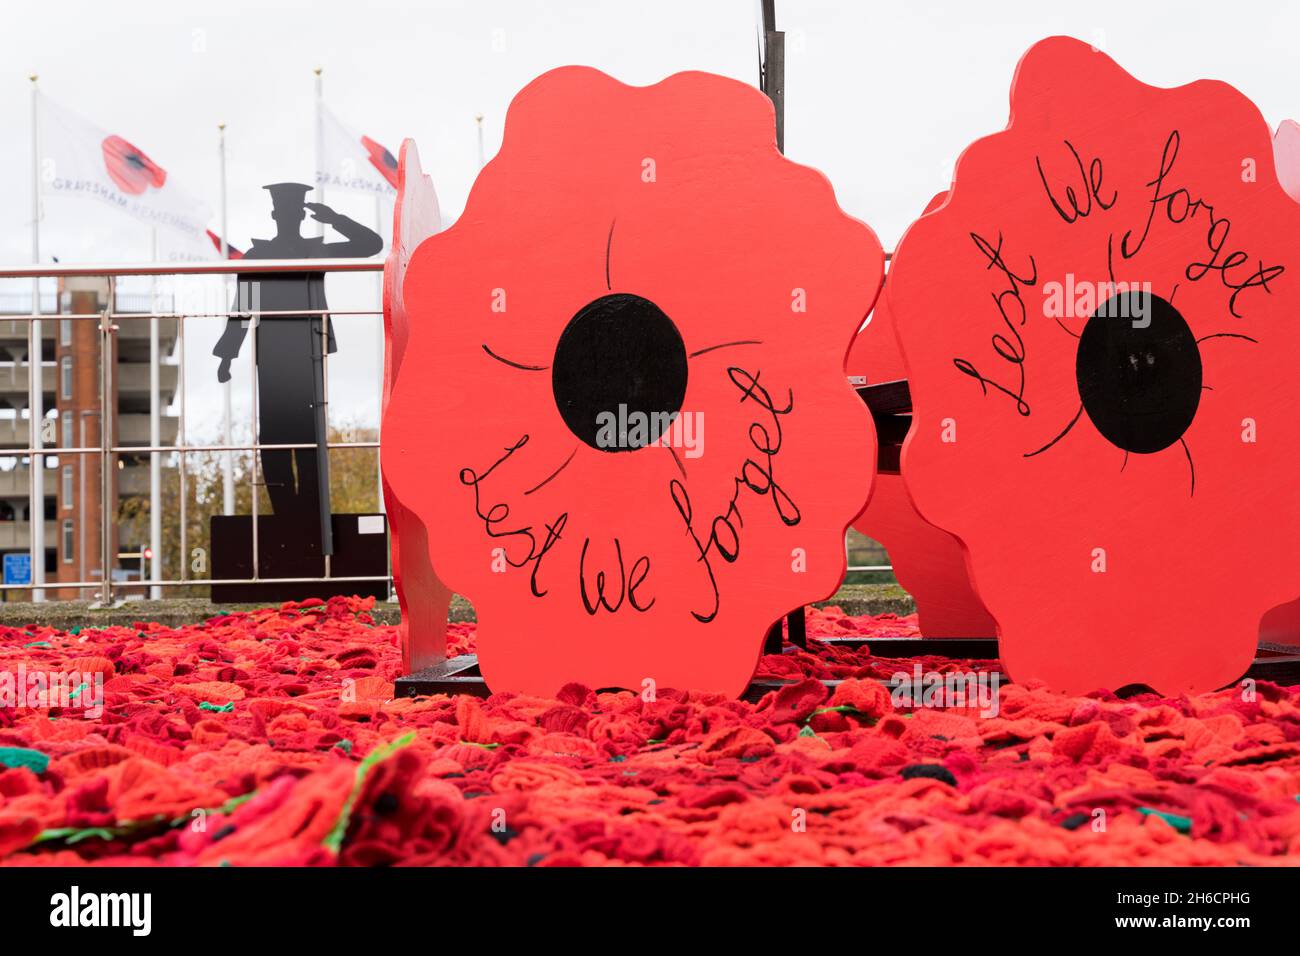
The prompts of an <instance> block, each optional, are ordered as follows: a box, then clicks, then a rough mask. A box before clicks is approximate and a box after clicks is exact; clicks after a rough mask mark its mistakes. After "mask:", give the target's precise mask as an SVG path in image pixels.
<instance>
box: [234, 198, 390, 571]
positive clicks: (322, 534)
mask: <svg viewBox="0 0 1300 956" xmlns="http://www.w3.org/2000/svg"><path fill="white" fill-rule="evenodd" d="M263 188H265V189H266V190H267V191H268V192H270V194H271V218H272V219H274V220H275V224H276V233H275V238H274V239H254V240H253V246H252V248H251V249H249V250H248V252H247V253H245V254H244V258H245V259H325V258H358V257H361V258H364V257H367V256H374V255H378V254H379V253H380V252H381V251H382V250H383V247H384V241H383V239H381V238H380V237H379V235H378V234H377V233H375V232H374V231H373V230H371V229H368V228H366V227H365V226H363V225H361V224H360V223H358V222H356V221H355V220H353V219H349V218H348V217H347V216H344V215H342V214H340V213H337V212H335V211H334V210H333V209H331V208H330V207H329V206H326V205H323V204H321V203H314V202H307V201H306V198H307V193H308V192H309V191H310V190H311V188H312V187H311V186H307V185H304V184H303V183H274V184H272V185H270V186H265V187H263ZM308 210H310V211H311V214H312V218H313V219H315V220H316V221H317V222H321V223H324V224H326V225H329V226H333V227H334V229H335V230H336V231H337V232H339V233H340V234H341V235H342V236H343V237H344V239H345V241H344V242H326V241H325V239H324V238H323V237H318V236H316V237H307V236H303V235H302V234H301V227H302V222H303V220H304V219H305V218H306V215H307V211H308ZM238 281H239V286H238V289H239V293H238V299H237V301H236V303H235V309H234V311H235V312H238V313H244V314H245V315H246V314H247V313H252V312H288V313H292V312H293V311H294V310H295V309H303V310H306V311H309V312H311V311H318V310H324V309H326V308H328V306H327V305H326V303H325V274H324V273H323V272H300V273H281V274H278V275H275V274H265V275H259V274H256V273H254V274H244V275H240V276H239V280H238ZM322 319H324V320H325V332H326V335H325V338H326V339H327V340H328V351H329V352H334V351H337V349H338V346H337V345H336V343H335V341H334V328H333V325H332V324H331V323H330V322H329V319H328V317H326V316H323V315H320V314H317V315H311V314H305V315H291V314H290V315H266V316H259V317H258V321H257V395H258V397H257V403H258V423H257V425H258V436H259V441H260V442H261V444H263V445H303V444H311V445H313V446H314V447H312V448H297V449H267V450H263V451H262V453H261V457H262V475H263V478H264V480H265V482H266V487H267V492H268V494H269V495H270V498H271V510H272V511H273V512H274V513H275V514H276V515H279V516H281V517H282V520H284V521H285V523H287V524H288V525H290V527H291V528H293V529H294V531H293V533H297V529H298V528H299V527H301V531H302V533H304V534H312V529H313V527H318V528H319V541H320V545H321V553H323V554H332V553H333V550H334V549H333V540H332V535H331V534H330V509H329V487H330V485H329V455H328V454H327V446H326V441H327V440H328V431H327V424H326V414H325V411H326V410H325V355H324V352H323V351H322V345H323V343H322V341H321V340H322V336H321V320H322ZM248 325H249V319H248V318H247V317H241V316H239V315H232V316H231V317H230V319H229V320H228V321H227V323H226V330H225V332H224V333H223V334H222V336H221V339H220V340H219V341H218V342H217V345H216V347H215V348H214V349H213V350H212V354H213V355H215V356H216V357H217V358H219V359H221V364H220V365H219V366H218V368H217V381H219V382H227V381H229V380H230V362H231V360H232V359H234V358H236V357H238V355H239V350H240V347H241V346H242V345H243V342H244V337H245V336H246V335H247V334H248Z"/></svg>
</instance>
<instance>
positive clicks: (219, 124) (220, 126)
mask: <svg viewBox="0 0 1300 956" xmlns="http://www.w3.org/2000/svg"><path fill="white" fill-rule="evenodd" d="M217 129H219V130H221V132H223V133H224V132H225V131H226V124H225V123H218V124H217Z"/></svg>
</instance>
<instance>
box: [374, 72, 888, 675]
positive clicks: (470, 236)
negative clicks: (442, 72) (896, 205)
mask: <svg viewBox="0 0 1300 956" xmlns="http://www.w3.org/2000/svg"><path fill="white" fill-rule="evenodd" d="M883 267H884V262H883V254H882V252H881V249H880V245H879V243H878V242H877V240H876V238H875V236H874V235H873V234H872V232H871V231H870V230H869V229H868V228H867V227H866V226H864V225H863V224H862V223H860V222H857V221H856V220H853V219H850V218H849V217H848V216H846V215H844V213H843V212H842V211H841V210H840V209H839V207H838V206H837V205H836V202H835V196H834V193H833V192H832V190H831V187H830V185H829V183H828V182H827V181H826V179H825V178H824V177H823V176H821V174H819V173H817V172H816V171H814V170H811V169H808V168H806V167H802V166H798V165H796V164H794V163H791V162H789V161H787V160H786V159H784V158H783V157H782V156H781V155H780V153H778V152H777V149H776V144H775V134H774V123H773V112H772V107H771V104H770V103H769V101H768V100H767V99H766V98H765V97H763V96H762V95H761V94H760V93H758V92H757V91H755V90H754V89H752V88H750V87H747V86H744V85H742V84H740V83H738V82H735V81H732V80H728V79H723V78H721V77H717V76H710V75H708V74H703V73H682V74H678V75H676V76H673V77H670V78H668V79H667V80H664V81H663V82H661V83H658V84H656V85H654V86H650V87H644V88H634V87H630V86H625V85H623V84H622V83H619V82H617V81H615V80H613V79H611V78H610V77H608V76H605V75H604V74H602V73H599V72H598V71H596V70H592V69H587V68H580V67H568V68H563V69H559V70H555V71H552V72H550V73H547V74H545V75H544V76H542V77H540V78H539V79H537V80H536V81H534V82H533V83H531V84H530V85H529V86H528V87H526V88H525V89H524V90H523V91H522V92H521V93H520V94H519V95H518V96H517V97H516V98H515V100H514V102H513V103H512V104H511V107H510V111H509V113H508V115H507V117H506V124H505V137H504V140H503V143H502V148H501V151H500V153H499V154H498V155H497V157H496V158H495V159H493V160H492V162H491V163H489V164H488V165H487V167H486V168H485V169H484V170H483V172H482V173H480V175H479V177H478V180H477V181H476V182H475V184H474V188H473V190H472V192H471V194H470V197H469V201H468V203H467V205H466V208H465V212H464V214H463V215H462V216H461V218H460V219H459V220H458V221H457V223H456V224H455V225H454V226H452V227H451V228H450V229H448V230H447V231H446V232H443V233H441V234H439V235H437V236H433V237H431V238H430V239H427V240H425V242H424V243H422V244H421V245H420V247H419V248H418V249H417V250H416V252H415V255H414V257H413V258H412V260H411V263H410V267H409V271H408V272H407V275H406V279H405V282H404V284H403V294H404V297H405V306H406V309H407V311H408V312H409V314H410V319H411V321H410V338H409V341H408V343H407V347H406V355H405V357H404V359H403V361H402V365H401V368H400V369H399V371H398V373H397V376H396V381H395V383H394V385H393V392H392V397H391V399H390V401H389V405H388V414H387V418H386V420H385V427H384V432H383V445H384V450H383V455H384V466H385V473H386V474H387V476H388V480H389V481H390V483H391V485H392V488H393V490H394V492H395V493H396V495H397V496H398V497H399V498H400V499H401V500H402V501H403V502H404V503H405V504H407V505H408V506H409V507H410V508H412V509H413V510H414V512H415V513H416V514H418V515H419V517H420V519H421V520H422V521H423V523H424V525H425V527H426V528H428V531H429V543H428V546H429V550H430V553H431V555H432V560H433V564H434V566H435V567H436V568H437V569H438V576H439V577H440V578H441V579H442V580H443V581H445V582H446V583H447V584H448V585H449V586H451V588H452V589H453V590H455V591H456V592H457V593H460V594H463V595H465V596H466V597H467V598H468V599H469V600H470V601H471V602H472V603H473V604H474V606H475V609H476V610H477V612H478V622H479V623H478V649H479V656H480V665H481V667H482V671H483V674H484V677H485V679H486V680H487V683H488V685H489V686H490V687H491V688H492V689H493V690H498V691H500V690H513V691H524V692H530V693H553V692H554V691H555V690H556V689H558V688H559V687H560V686H562V685H563V684H564V683H565V682H568V681H581V682H583V683H585V684H587V685H589V686H595V687H609V686H618V687H629V688H635V689H640V688H642V687H644V686H648V685H647V684H646V682H647V681H653V682H654V684H655V686H658V687H669V686H671V687H679V688H696V689H701V690H712V691H720V692H724V693H729V694H737V693H739V692H740V691H741V690H743V688H744V687H745V685H746V683H747V682H748V680H749V678H750V676H751V675H752V673H753V670H754V668H755V666H756V664H757V661H758V657H759V654H760V650H761V646H762V642H763V636H764V633H765V632H766V630H767V628H768V626H769V625H770V624H771V622H772V621H774V620H776V619H778V618H779V617H780V616H781V615H782V614H783V613H784V612H786V611H788V610H789V609H790V608H792V607H797V606H799V605H801V604H804V603H807V602H809V601H812V600H818V599H821V598H824V597H826V596H828V595H829V594H831V593H832V592H833V591H834V590H835V588H836V587H837V586H838V584H839V582H840V580H841V578H842V576H843V572H844V549H843V535H844V531H845V528H846V527H847V525H848V523H849V522H850V521H851V520H852V518H853V516H854V515H855V514H857V513H858V512H859V511H860V510H861V508H862V506H863V504H864V500H865V499H866V498H867V496H868V495H869V492H870V488H869V487H868V486H867V485H866V484H865V483H864V482H863V480H862V476H863V475H864V474H871V473H872V472H873V470H874V466H875V440H874V433H873V429H872V426H871V419H870V416H869V415H868V413H867V411H866V409H865V408H864V407H863V405H862V402H861V401H860V400H859V399H858V398H857V396H856V395H855V394H854V393H853V391H852V389H850V388H849V386H848V384H847V382H846V381H845V378H844V367H843V361H844V356H845V355H846V354H847V352H848V347H849V343H850V341H851V339H852V337H853V334H854V332H855V331H856V329H857V328H858V326H859V325H860V324H861V322H862V320H863V318H864V316H866V314H867V313H868V312H869V311H870V309H871V306H872V302H873V300H874V299H875V297H876V294H877V291H878V290H879V288H880V283H881V278H882V275H883ZM403 547H405V545H403Z"/></svg>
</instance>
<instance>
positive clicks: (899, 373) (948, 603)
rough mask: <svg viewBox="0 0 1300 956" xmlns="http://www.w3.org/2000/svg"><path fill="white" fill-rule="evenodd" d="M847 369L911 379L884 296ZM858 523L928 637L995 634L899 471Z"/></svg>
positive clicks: (949, 543) (861, 375)
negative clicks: (883, 553) (877, 546)
mask: <svg viewBox="0 0 1300 956" xmlns="http://www.w3.org/2000/svg"><path fill="white" fill-rule="evenodd" d="M947 198H948V194H947V193H946V192H945V193H940V194H939V195H937V196H935V197H934V198H933V199H931V200H930V203H929V205H927V206H926V207H925V212H927V213H929V212H932V211H934V210H935V209H937V208H939V206H941V205H942V204H943V201H944V200H945V199H947ZM846 371H847V372H848V375H849V378H850V379H855V378H857V379H862V380H864V381H865V382H866V383H867V384H871V385H878V384H880V383H882V382H894V381H898V380H900V379H905V378H907V371H906V369H905V368H904V366H903V356H902V353H900V352H899V350H898V339H897V337H896V336H895V333H894V319H893V315H892V313H891V312H890V311H889V304H888V302H887V301H886V297H885V296H883V295H882V296H881V297H880V299H878V300H877V302H876V308H875V310H874V311H873V312H872V314H871V322H870V323H869V324H868V325H867V327H866V328H864V329H863V330H862V331H861V332H859V333H858V336H857V338H855V339H854V340H853V348H852V350H850V352H849V360H848V365H847V367H846ZM864 480H866V479H865V478H864ZM853 527H854V528H855V529H856V530H858V531H859V532H861V533H862V534H864V535H866V536H867V537H868V538H872V539H873V540H875V541H879V542H880V543H881V544H882V545H884V546H885V548H886V550H887V551H888V552H889V562H890V564H891V565H893V568H894V576H895V577H896V578H897V579H898V583H899V584H900V585H902V587H904V588H905V589H906V590H907V592H908V593H909V594H911V595H912V598H913V600H915V601H916V614H917V623H918V626H919V627H920V629H921V634H922V635H923V636H925V637H989V636H992V634H993V632H994V627H995V625H994V623H993V619H992V618H991V617H990V616H989V612H988V611H986V610H984V605H983V604H981V603H980V600H979V598H978V597H977V596H976V595H975V592H974V590H973V589H972V588H971V584H970V577H969V575H968V574H967V573H966V557H965V553H964V552H963V551H962V547H961V542H959V541H958V540H957V539H956V538H954V537H953V536H952V535H950V534H948V533H947V532H946V531H941V530H940V529H938V528H936V527H935V526H934V525H932V524H930V523H929V522H928V521H926V520H925V519H924V518H922V517H921V516H920V515H919V514H917V511H916V508H915V506H913V504H912V500H911V499H910V498H909V497H908V496H907V489H906V488H904V487H903V479H902V477H901V476H900V475H899V474H897V473H895V474H888V473H886V472H885V470H884V468H883V466H882V468H881V473H880V474H879V475H878V476H877V477H876V487H875V490H874V491H873V492H872V495H871V503H870V504H869V505H867V507H866V510H864V511H863V512H862V514H860V515H858V517H857V519H856V520H854V522H853Z"/></svg>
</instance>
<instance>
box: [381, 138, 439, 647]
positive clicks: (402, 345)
mask: <svg viewBox="0 0 1300 956" xmlns="http://www.w3.org/2000/svg"><path fill="white" fill-rule="evenodd" d="M399 153H400V156H399V159H398V169H397V188H398V191H399V195H400V199H399V201H398V202H397V204H396V206H395V207H394V209H393V240H392V242H391V243H390V244H389V250H390V251H389V254H388V260H387V261H386V262H385V263H384V392H383V409H382V414H383V429H382V430H381V434H382V432H383V431H386V430H387V429H388V426H389V422H390V419H389V416H388V408H389V404H390V402H389V400H390V398H391V397H392V385H393V382H394V381H395V380H396V378H397V375H398V373H399V372H400V371H401V369H402V360H403V359H404V358H405V357H406V347H407V343H408V342H409V341H410V337H411V317H410V314H409V312H408V311H407V309H406V298H405V296H404V295H403V294H402V278H403V277H404V276H405V275H406V268H407V266H408V265H409V264H410V261H411V254H412V253H413V252H415V249H416V247H417V246H418V245H419V244H420V243H421V242H422V241H423V240H424V239H427V238H428V237H429V236H432V235H434V234H435V233H437V232H439V231H440V230H441V229H442V214H441V211H440V209H439V208H438V196H437V194H436V193H435V192H434V190H433V181H432V180H431V179H430V178H429V177H428V176H426V175H425V174H424V172H423V170H422V169H421V168H420V154H419V151H418V150H417V149H416V148H415V143H414V142H413V141H412V140H409V139H408V140H406V141H405V142H403V143H402V148H401V150H400V151H399ZM381 444H382V443H381ZM380 462H381V468H380V472H381V475H382V480H383V487H384V506H385V509H386V510H387V512H388V517H389V522H390V525H391V526H392V528H393V531H394V533H393V539H392V540H393V544H392V552H391V553H392V562H393V580H394V582H395V584H396V588H397V596H398V600H399V601H400V603H401V607H402V621H401V624H400V625H399V629H400V636H401V643H402V665H403V667H404V669H405V671H406V672H407V673H410V672H411V671H415V670H419V669H421V668H423V667H427V666H429V665H431V664H435V663H437V662H438V661H440V660H441V659H442V658H443V657H444V656H445V654H446V650H447V611H448V609H449V607H450V604H451V592H450V591H449V590H448V589H447V588H446V586H444V585H443V583H442V582H441V580H439V578H438V576H437V574H436V573H435V572H434V569H433V565H432V563H431V561H430V557H429V548H428V532H427V530H426V528H425V526H424V522H423V521H422V520H421V519H420V516H419V515H418V514H416V513H415V512H414V511H413V510H412V509H411V508H409V507H407V505H406V504H405V503H404V502H403V501H402V499H401V498H400V497H399V496H398V495H397V494H396V493H395V492H394V491H393V488H392V486H391V483H390V482H389V480H388V462H387V461H386V460H384V457H383V454H382V450H381V455H380Z"/></svg>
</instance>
